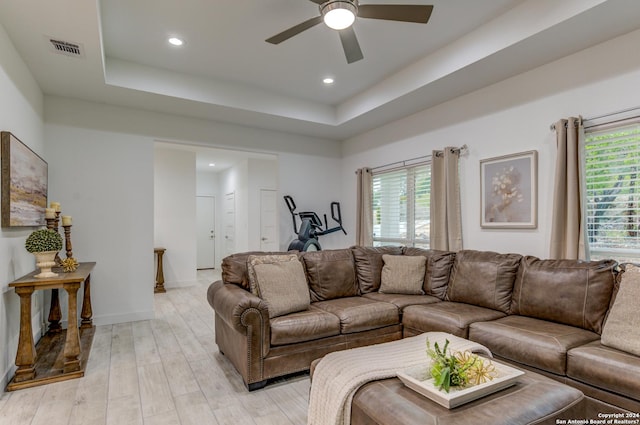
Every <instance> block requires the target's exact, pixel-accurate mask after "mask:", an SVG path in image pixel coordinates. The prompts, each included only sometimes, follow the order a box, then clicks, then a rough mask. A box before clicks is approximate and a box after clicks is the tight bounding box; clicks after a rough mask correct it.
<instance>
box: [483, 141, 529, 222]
mask: <svg viewBox="0 0 640 425" xmlns="http://www.w3.org/2000/svg"><path fill="white" fill-rule="evenodd" d="M537 186H538V152H537V151H528V152H522V153H517V154H512V155H505V156H499V157H495V158H488V159H483V160H481V161H480V227H482V228H486V229H535V228H536V227H538V214H537V210H538V187H537Z"/></svg>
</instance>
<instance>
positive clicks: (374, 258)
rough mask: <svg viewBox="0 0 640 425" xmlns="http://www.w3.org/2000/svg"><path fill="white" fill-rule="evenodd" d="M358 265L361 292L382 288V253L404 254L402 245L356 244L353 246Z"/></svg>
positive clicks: (357, 271) (354, 257) (365, 292)
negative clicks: (374, 245) (377, 245)
mask: <svg viewBox="0 0 640 425" xmlns="http://www.w3.org/2000/svg"><path fill="white" fill-rule="evenodd" d="M351 250H352V252H353V259H354V260H355V265H356V274H357V277H358V286H359V288H360V293H362V294H367V293H369V292H375V291H377V290H378V289H379V288H380V275H381V274H382V266H383V262H382V255H383V254H389V255H402V247H401V246H380V247H373V246H354V247H351Z"/></svg>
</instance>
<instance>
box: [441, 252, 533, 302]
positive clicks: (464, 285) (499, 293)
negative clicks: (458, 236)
mask: <svg viewBox="0 0 640 425" xmlns="http://www.w3.org/2000/svg"><path fill="white" fill-rule="evenodd" d="M521 259H522V256H521V255H518V254H498V253H496V252H490V251H472V250H463V251H460V252H458V253H457V254H456V259H455V262H454V263H453V271H452V272H451V280H450V281H449V287H448V288H447V300H449V301H455V302H461V303H466V304H473V305H477V306H480V307H486V308H491V309H494V310H499V311H502V312H503V313H509V308H510V307H511V295H512V293H513V282H514V281H515V278H516V273H517V271H518V267H519V266H520V260H521Z"/></svg>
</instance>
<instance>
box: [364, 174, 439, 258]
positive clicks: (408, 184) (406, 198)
mask: <svg viewBox="0 0 640 425" xmlns="http://www.w3.org/2000/svg"><path fill="white" fill-rule="evenodd" d="M430 192H431V165H430V164H421V165H414V166H409V167H403V168H400V169H394V170H391V171H382V172H378V173H374V174H373V244H374V246H381V245H405V246H416V247H420V248H429V224H430V221H429V214H430V203H429V200H430Z"/></svg>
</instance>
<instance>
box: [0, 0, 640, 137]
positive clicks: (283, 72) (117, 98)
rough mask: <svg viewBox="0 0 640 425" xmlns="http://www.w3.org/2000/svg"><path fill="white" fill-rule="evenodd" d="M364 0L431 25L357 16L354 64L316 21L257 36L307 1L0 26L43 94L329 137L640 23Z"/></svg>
mask: <svg viewBox="0 0 640 425" xmlns="http://www.w3.org/2000/svg"><path fill="white" fill-rule="evenodd" d="M362 3H363V4H374V3H376V4H390V3H396V4H404V3H410V4H411V3H413V4H433V5H434V11H433V14H432V16H431V20H430V22H429V23H428V24H426V25H421V24H409V23H398V22H389V21H380V20H372V19H359V20H357V21H356V23H355V26H354V29H355V32H356V34H357V36H358V39H359V41H360V45H361V47H362V50H363V53H364V59H363V60H361V61H359V62H356V63H353V64H350V65H349V64H347V63H346V60H345V58H344V54H343V51H342V47H341V44H340V41H339V39H338V36H337V34H335V33H334V32H333V31H332V30H330V29H329V28H327V27H325V26H324V25H323V24H320V25H318V26H316V27H314V28H312V29H309V30H307V31H305V32H303V33H302V34H299V35H298V36H296V37H294V38H292V39H290V40H287V41H285V42H283V43H282V44H280V45H271V44H268V43H266V42H265V41H264V40H265V39H266V38H268V37H270V36H273V35H275V34H276V33H279V32H280V31H282V30H284V29H287V28H289V27H291V26H293V25H295V24H297V23H299V22H301V21H304V20H306V19H308V18H311V17H313V16H316V15H318V13H319V12H318V7H317V5H316V4H315V3H313V2H311V1H309V0H213V1H212V0H182V1H179V2H176V1H169V0H102V1H100V2H98V1H97V0H56V1H45V0H3V1H2V2H0V24H2V26H3V27H4V28H5V29H6V31H7V33H8V34H9V37H10V38H11V40H12V41H13V43H14V45H15V46H16V49H17V50H18V52H19V54H20V55H21V57H22V58H23V59H24V60H25V62H26V63H27V65H28V67H29V68H30V70H31V71H32V73H33V75H34V77H35V78H36V80H37V82H38V84H39V85H40V87H41V88H42V90H43V92H44V93H45V94H48V95H57V96H64V97H71V98H78V99H83V100H89V101H94V102H100V103H107V104H112V105H122V106H130V107H136V108H143V109H146V110H152V111H159V112H167V113H172V114H177V115H181V116H192V117H198V118H204V119H209V120H214V121H226V122H232V123H237V124H241V125H248V126H251V127H257V128H266V129H273V130H279V131H285V132H291V133H298V134H305V135H309V136H315V137H322V138H327V139H335V140H343V139H346V138H349V137H352V136H354V135H357V134H360V133H362V132H365V131H368V130H371V129H373V128H375V127H378V126H381V125H383V124H385V123H387V122H390V121H392V120H395V119H398V118H400V117H403V116H406V115H409V114H412V113H415V112H418V111H420V110H423V109H426V108H428V107H431V106H434V105H437V104H438V103H441V102H445V101H447V100H450V99H452V98H454V97H457V96H460V95H462V94H465V93H468V92H470V91H473V90H477V89H479V88H482V87H484V86H486V85H489V84H493V83H495V82H497V81H500V80H502V79H504V78H508V77H510V76H513V75H516V74H518V73H521V72H524V71H526V70H528V69H531V68H534V67H537V66H540V65H542V64H545V63H547V62H550V61H552V60H555V59H557V58H560V57H562V56H565V55H568V54H571V53H574V52H576V51H579V50H582V49H584V48H586V47H589V46H591V45H593V44H597V43H600V42H603V41H606V40H608V39H610V38H613V37H616V36H618V35H622V34H625V33H627V32H629V31H632V30H635V29H638V28H640V1H638V0H562V1H558V0H366V1H365V0H362ZM174 35H175V36H179V37H181V38H183V39H184V40H185V45H184V46H183V47H181V48H176V47H173V46H170V45H169V44H168V43H167V41H166V40H167V38H168V37H169V36H174ZM49 37H54V38H56V39H61V40H65V41H70V42H75V43H80V44H81V45H82V46H83V49H84V57H83V58H70V57H67V56H64V55H60V54H56V53H54V52H52V50H51V49H50V46H49V44H48V38H49ZM325 76H332V77H333V78H335V80H336V83H335V84H333V85H332V86H330V87H327V86H324V85H323V84H322V82H321V80H322V78H323V77H325Z"/></svg>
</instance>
